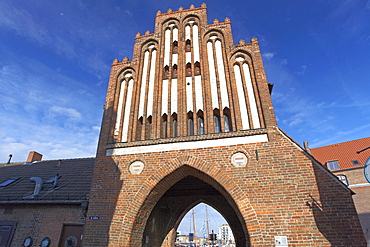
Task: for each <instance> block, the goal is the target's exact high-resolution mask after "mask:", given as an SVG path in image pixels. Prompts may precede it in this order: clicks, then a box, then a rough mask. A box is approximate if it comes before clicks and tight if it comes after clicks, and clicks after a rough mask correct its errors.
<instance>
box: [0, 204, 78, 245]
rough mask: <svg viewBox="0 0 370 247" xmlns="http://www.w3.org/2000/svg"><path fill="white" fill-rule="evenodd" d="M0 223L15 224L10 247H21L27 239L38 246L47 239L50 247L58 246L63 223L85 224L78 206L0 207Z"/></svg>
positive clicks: (9, 205) (33, 205) (16, 205)
mask: <svg viewBox="0 0 370 247" xmlns="http://www.w3.org/2000/svg"><path fill="white" fill-rule="evenodd" d="M0 221H12V222H17V227H16V231H15V234H14V237H13V241H12V244H11V246H23V245H22V244H23V241H24V239H26V238H27V237H31V238H32V240H33V246H38V245H39V244H40V243H41V240H42V239H44V238H46V237H49V238H50V240H51V244H50V246H51V247H56V246H58V243H59V238H60V234H61V232H62V228H63V224H64V223H85V217H84V214H83V210H82V208H81V206H80V205H50V204H49V205H37V204H28V205H27V204H26V205H21V204H15V205H12V204H8V205H0Z"/></svg>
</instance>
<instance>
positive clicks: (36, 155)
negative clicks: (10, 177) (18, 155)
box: [26, 151, 42, 163]
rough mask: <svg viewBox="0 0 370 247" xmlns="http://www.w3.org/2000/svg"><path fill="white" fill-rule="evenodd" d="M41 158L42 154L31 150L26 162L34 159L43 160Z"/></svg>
mask: <svg viewBox="0 0 370 247" xmlns="http://www.w3.org/2000/svg"><path fill="white" fill-rule="evenodd" d="M41 159H42V154H39V153H38V152H36V151H30V153H29V154H28V158H27V161H26V162H27V163H28V162H34V161H41Z"/></svg>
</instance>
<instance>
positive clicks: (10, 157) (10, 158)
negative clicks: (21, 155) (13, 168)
mask: <svg viewBox="0 0 370 247" xmlns="http://www.w3.org/2000/svg"><path fill="white" fill-rule="evenodd" d="M12 157H13V155H12V154H9V160H8V163H7V164H10V161H11V160H12Z"/></svg>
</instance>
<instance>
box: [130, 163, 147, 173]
mask: <svg viewBox="0 0 370 247" xmlns="http://www.w3.org/2000/svg"><path fill="white" fill-rule="evenodd" d="M129 170H130V172H131V174H140V173H142V171H143V170H144V163H143V162H142V161H139V160H137V161H134V162H132V163H131V165H130V167H129Z"/></svg>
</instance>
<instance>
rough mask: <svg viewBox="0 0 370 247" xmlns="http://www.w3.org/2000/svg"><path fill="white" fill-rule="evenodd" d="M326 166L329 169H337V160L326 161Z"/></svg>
mask: <svg viewBox="0 0 370 247" xmlns="http://www.w3.org/2000/svg"><path fill="white" fill-rule="evenodd" d="M326 166H327V167H328V169H329V170H335V169H339V165H338V161H337V160H334V161H328V162H326Z"/></svg>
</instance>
